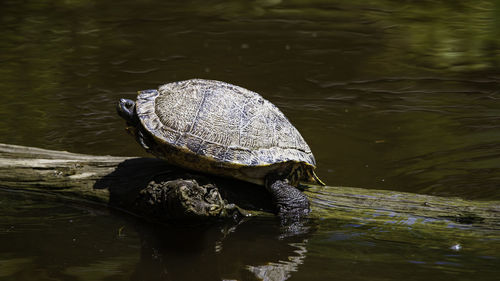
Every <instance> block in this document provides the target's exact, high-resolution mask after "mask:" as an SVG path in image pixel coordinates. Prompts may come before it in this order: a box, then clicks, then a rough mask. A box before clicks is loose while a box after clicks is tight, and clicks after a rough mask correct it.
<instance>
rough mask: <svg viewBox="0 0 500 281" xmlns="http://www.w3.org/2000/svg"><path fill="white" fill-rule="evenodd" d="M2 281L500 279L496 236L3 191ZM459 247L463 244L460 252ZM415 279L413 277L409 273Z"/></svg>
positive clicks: (0, 212) (402, 224)
mask: <svg viewBox="0 0 500 281" xmlns="http://www.w3.org/2000/svg"><path fill="white" fill-rule="evenodd" d="M0 195H1V197H0V198H1V200H0V202H1V204H0V280H93V281H97V280H108V281H109V280H311V279H314V280H353V278H354V279H358V280H373V279H380V280H388V279H391V280H401V279H409V280H422V279H427V278H429V279H431V280H451V279H453V278H456V276H457V274H459V276H460V277H461V278H462V279H464V280H496V279H495V278H496V277H497V276H498V271H497V267H496V265H497V264H498V262H499V259H500V256H499V254H498V253H500V241H498V238H496V237H497V235H493V237H491V236H490V234H491V232H484V233H482V232H469V231H468V230H467V229H464V230H460V229H456V228H449V229H446V228H442V229H440V230H439V233H433V232H429V231H428V230H426V229H425V228H424V229H422V228H413V227H412V223H411V222H406V223H405V222H400V223H398V224H387V225H382V224H371V223H361V222H360V223H354V222H347V221H341V220H319V221H311V222H308V223H307V225H305V226H307V228H305V229H304V230H307V231H304V232H302V233H301V234H298V235H283V228H281V227H280V225H279V221H278V220H276V219H274V218H268V219H258V218H253V219H249V220H245V221H242V222H240V223H222V222H221V223H219V224H203V223H184V224H182V225H173V224H172V225H155V224H146V223H143V222H138V221H136V220H135V219H130V218H127V217H122V216H112V215H109V214H108V213H107V212H105V211H102V212H96V211H95V210H93V209H87V208H85V207H82V206H68V205H67V204H62V203H57V202H55V201H53V200H50V199H48V198H40V197H35V196H33V195H31V196H29V195H24V194H12V193H9V192H4V191H3V192H1V193H0ZM456 245H460V247H459V248H457V247H456ZM410 273H411V276H409V275H408V274H410Z"/></svg>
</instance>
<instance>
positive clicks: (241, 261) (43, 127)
mask: <svg viewBox="0 0 500 281" xmlns="http://www.w3.org/2000/svg"><path fill="white" fill-rule="evenodd" d="M0 36H1V38H2V39H1V40H0V96H1V97H2V102H0V142H1V143H11V144H20V145H29V146H36V147H42V148H49V149H57V150H68V151H72V152H81V153H89V154H102V155H105V154H109V155H127V156H133V155H137V156H146V154H145V152H143V151H142V150H141V148H140V147H139V146H138V145H137V144H136V143H135V142H134V141H133V140H132V139H131V138H130V137H128V136H127V135H126V134H125V132H124V130H123V127H124V124H123V122H122V121H121V120H120V119H119V118H118V117H117V116H116V113H115V109H114V106H115V103H116V101H117V99H118V98H121V97H127V98H134V96H135V93H136V91H137V90H140V89H148V88H156V87H157V86H158V85H160V84H163V83H167V82H171V81H176V80H183V79H190V78H206V79H217V80H223V81H226V82H230V83H233V84H237V85H240V86H243V87H246V88H248V89H251V90H254V91H256V92H258V93H260V94H262V95H263V96H264V97H265V98H266V99H268V100H270V101H272V102H273V103H275V104H276V105H277V106H278V107H279V108H280V109H281V110H282V111H283V112H284V113H285V114H286V115H287V116H288V117H289V119H290V120H291V121H292V123H293V124H294V125H295V126H296V127H297V128H298V129H299V131H300V132H301V133H302V135H303V136H304V138H305V139H306V141H307V142H308V143H309V145H310V146H311V148H312V150H313V152H314V154H315V156H316V160H317V162H318V174H319V175H320V177H321V178H322V179H323V180H324V181H325V182H327V183H328V184H329V185H346V186H356V187H364V188H378V189H394V190H400V191H410V192H415V193H425V194H433V195H441V196H459V197H462V198H467V199H477V200H493V199H495V200H499V199H500V190H499V188H500V187H499V182H500V92H499V84H500V3H499V2H498V1H481V0H479V1H383V0H380V1H358V0H355V1H326V0H311V1H299V0H295V1H280V0H267V1H266V0H257V1H154V0H146V1H78V0H71V1H63V0H59V1H57V0H52V1H50V0H49V1H33V0H32V1H13V0H3V1H0ZM0 195H1V197H0V210H1V213H0V218H1V219H0V279H5V280H130V279H132V280H158V279H160V280H161V279H162V278H164V279H169V278H170V279H173V280H196V279H198V280H203V279H219V280H220V279H238V280H253V279H259V276H260V278H261V279H264V280H284V279H286V278H288V277H290V280H388V279H394V280H396V279H397V280H399V279H403V278H404V279H408V280H422V279H424V278H426V279H433V280H495V277H498V276H500V270H499V269H498V267H499V265H500V260H499V258H500V254H499V252H498V250H499V248H500V247H499V246H498V241H487V240H484V239H482V238H477V239H472V240H467V239H465V238H464V240H460V239H459V240H460V241H458V240H457V241H455V240H454V239H451V238H450V237H453V236H452V235H451V234H450V235H444V236H443V239H442V240H440V241H439V240H435V237H434V238H431V237H425V236H419V235H417V234H414V233H411V231H409V232H408V233H397V235H396V234H394V235H392V234H384V235H382V234H381V233H378V232H377V231H376V229H374V228H371V227H369V226H363V227H358V226H356V225H349V224H346V223H345V222H344V223H341V222H335V221H320V222H312V227H313V228H315V229H317V230H316V231H314V232H308V233H309V234H307V235H304V237H302V236H300V235H299V236H298V237H288V238H282V239H278V237H279V235H280V234H279V232H280V231H279V227H278V226H277V225H276V222H275V221H274V220H263V221H261V220H251V221H249V222H246V223H243V224H241V225H239V226H238V227H236V228H234V226H224V225H223V226H210V227H209V226H190V227H173V226H165V227H164V229H163V228H160V229H150V228H151V227H150V226H145V225H141V224H139V223H137V222H131V221H129V220H128V219H124V218H123V217H122V216H116V215H112V214H108V213H107V212H106V211H102V212H98V213H95V211H92V210H90V209H87V208H76V207H73V206H68V204H66V205H63V204H59V203H56V202H52V203H44V201H42V200H40V199H39V198H38V197H36V196H35V197H34V198H32V197H30V196H27V197H26V196H24V195H19V194H17V195H12V194H9V193H4V192H2V193H0ZM49 202H51V201H50V200H49ZM122 227H123V228H122ZM233 228H234V229H233ZM120 229H122V231H119V230H120ZM122 232H123V233H122ZM119 233H121V234H119ZM193 233H196V234H198V235H195V234H193ZM381 235H382V236H383V237H382V238H380V236H381ZM396 236H398V238H395V237H396ZM402 237H404V238H402ZM73 239H74V240H73ZM169 241H173V242H174V243H168V242H169ZM187 241H191V242H195V243H192V244H190V243H188V242H187ZM402 241H403V242H402ZM457 243H459V244H461V245H462V244H464V246H463V249H462V250H459V251H455V250H452V249H451V248H450V247H452V246H453V245H456V244H457ZM186 245H190V246H189V247H187V246H186ZM186 247H187V248H186ZM266 266H267V267H266ZM266 268H267V271H266ZM270 268H274V270H271V269H270ZM277 268H278V269H277ZM265 272H272V273H273V274H275V275H276V276H275V277H274V279H272V278H271V277H269V275H266V273H265ZM279 272H281V274H282V275H279V274H280V273H279ZM266 276H267V278H268V279H265V278H266Z"/></svg>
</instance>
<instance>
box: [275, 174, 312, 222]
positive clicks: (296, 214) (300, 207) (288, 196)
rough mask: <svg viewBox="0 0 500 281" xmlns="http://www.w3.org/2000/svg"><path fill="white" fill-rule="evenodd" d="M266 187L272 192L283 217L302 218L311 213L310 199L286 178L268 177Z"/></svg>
mask: <svg viewBox="0 0 500 281" xmlns="http://www.w3.org/2000/svg"><path fill="white" fill-rule="evenodd" d="M266 188H267V190H268V191H269V192H270V193H271V195H272V198H273V202H274V203H275V205H276V208H277V211H278V216H280V217H281V218H302V217H305V216H307V215H308V214H309V212H310V210H311V209H310V207H309V200H308V199H307V197H306V196H305V195H304V193H302V192H301V191H300V190H298V189H297V188H296V187H294V186H292V185H290V184H288V180H286V179H275V178H273V177H272V176H271V177H268V178H266Z"/></svg>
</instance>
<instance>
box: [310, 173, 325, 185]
mask: <svg viewBox="0 0 500 281" xmlns="http://www.w3.org/2000/svg"><path fill="white" fill-rule="evenodd" d="M312 178H313V179H314V181H315V182H316V183H317V184H319V185H321V186H325V185H326V184H325V183H324V182H323V181H322V180H321V179H320V178H319V177H318V176H317V175H316V173H315V172H314V171H312Z"/></svg>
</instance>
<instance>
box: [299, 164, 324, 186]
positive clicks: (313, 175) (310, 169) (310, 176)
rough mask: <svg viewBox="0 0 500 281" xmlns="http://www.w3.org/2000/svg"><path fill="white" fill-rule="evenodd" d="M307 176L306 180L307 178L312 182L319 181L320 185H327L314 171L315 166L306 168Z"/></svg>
mask: <svg viewBox="0 0 500 281" xmlns="http://www.w3.org/2000/svg"><path fill="white" fill-rule="evenodd" d="M305 170H306V173H305V176H306V178H305V179H304V180H307V181H309V182H311V183H317V184H318V185H321V186H325V185H326V184H325V183H324V182H323V181H322V180H320V179H319V177H318V176H317V175H316V173H315V172H314V167H312V166H308V167H307V168H306V169H305Z"/></svg>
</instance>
